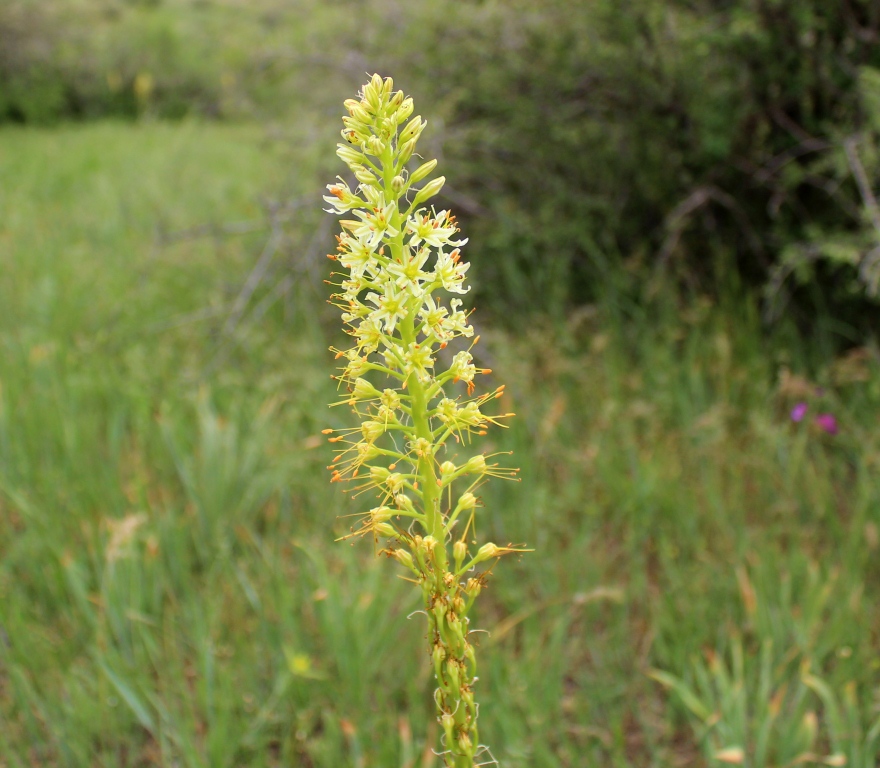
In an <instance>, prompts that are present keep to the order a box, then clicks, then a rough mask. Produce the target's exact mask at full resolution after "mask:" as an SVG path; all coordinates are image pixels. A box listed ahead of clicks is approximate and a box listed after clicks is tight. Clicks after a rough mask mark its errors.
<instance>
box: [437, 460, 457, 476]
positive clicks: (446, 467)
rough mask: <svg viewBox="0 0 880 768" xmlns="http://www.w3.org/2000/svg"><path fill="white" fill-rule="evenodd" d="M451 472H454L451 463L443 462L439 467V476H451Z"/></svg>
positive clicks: (453, 465)
mask: <svg viewBox="0 0 880 768" xmlns="http://www.w3.org/2000/svg"><path fill="white" fill-rule="evenodd" d="M453 472H455V464H453V463H452V462H451V461H444V462H443V463H442V464H441V465H440V474H441V475H451V474H452V473H453Z"/></svg>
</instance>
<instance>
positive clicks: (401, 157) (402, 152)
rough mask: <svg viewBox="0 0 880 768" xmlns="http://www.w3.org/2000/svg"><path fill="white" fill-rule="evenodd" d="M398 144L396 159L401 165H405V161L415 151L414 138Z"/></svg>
mask: <svg viewBox="0 0 880 768" xmlns="http://www.w3.org/2000/svg"><path fill="white" fill-rule="evenodd" d="M399 146H400V149H399V150H398V153H397V159H398V161H399V162H400V164H401V166H403V165H406V163H407V161H408V160H409V159H410V158H411V157H412V153H413V152H415V149H416V140H415V139H412V140H411V141H407V142H406V143H404V144H401V145H399Z"/></svg>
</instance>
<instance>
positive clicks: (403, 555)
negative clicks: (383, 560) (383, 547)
mask: <svg viewBox="0 0 880 768" xmlns="http://www.w3.org/2000/svg"><path fill="white" fill-rule="evenodd" d="M391 556H392V557H393V558H394V559H395V560H397V562H398V563H400V564H401V565H403V566H405V567H407V568H409V569H410V570H411V571H415V569H416V567H415V565H413V559H412V555H411V554H410V553H409V552H407V551H406V550H405V549H395V550H394V552H392V553H391Z"/></svg>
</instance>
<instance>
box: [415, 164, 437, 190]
mask: <svg viewBox="0 0 880 768" xmlns="http://www.w3.org/2000/svg"><path fill="white" fill-rule="evenodd" d="M436 167H437V161H436V160H429V161H428V162H427V163H424V164H423V165H420V166H419V167H418V168H416V169H415V170H414V171H413V172H412V173H411V174H410V175H409V183H410V184H415V183H416V182H417V181H421V180H422V179H424V178H425V176H427V175H428V174H429V173H431V171H433V170H434V169H435V168H436Z"/></svg>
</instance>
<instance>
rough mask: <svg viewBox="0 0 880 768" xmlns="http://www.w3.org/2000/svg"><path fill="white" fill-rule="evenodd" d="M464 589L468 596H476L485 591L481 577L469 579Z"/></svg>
mask: <svg viewBox="0 0 880 768" xmlns="http://www.w3.org/2000/svg"><path fill="white" fill-rule="evenodd" d="M464 591H465V593H466V594H467V596H468V597H476V596H477V595H479V594H480V592H482V591H483V585H482V583H480V580H479V579H468V580H467V584H465V585H464Z"/></svg>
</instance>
